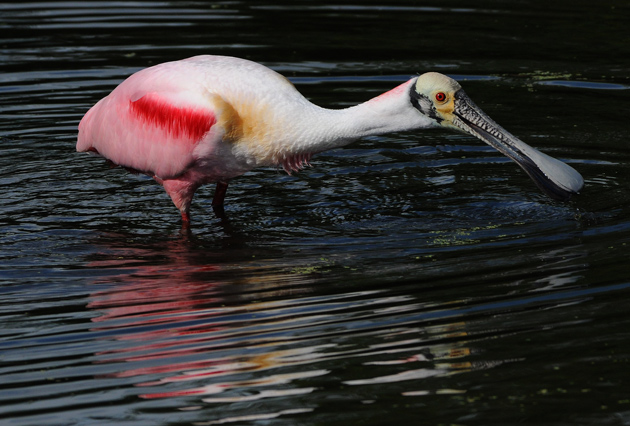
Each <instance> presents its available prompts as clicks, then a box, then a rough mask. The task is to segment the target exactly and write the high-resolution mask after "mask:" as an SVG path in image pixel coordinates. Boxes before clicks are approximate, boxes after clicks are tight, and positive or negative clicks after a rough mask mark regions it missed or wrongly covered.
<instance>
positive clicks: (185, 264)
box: [87, 236, 326, 399]
mask: <svg viewBox="0 0 630 426" xmlns="http://www.w3.org/2000/svg"><path fill="white" fill-rule="evenodd" d="M121 240H122V241H123V242H121V243H119V241H121ZM124 240H129V238H128V237H127V238H125V237H124V236H123V237H122V238H117V237H116V236H111V237H108V238H105V239H104V241H110V242H112V246H110V247H106V248H104V254H100V255H98V256H95V257H98V258H97V259H94V260H93V261H92V262H90V263H89V266H90V267H91V268H94V269H100V270H103V271H104V272H105V273H104V274H102V275H101V277H99V278H98V279H96V280H95V284H100V285H103V284H107V285H108V287H107V288H106V289H105V290H101V291H95V292H94V293H93V294H92V295H91V297H90V300H89V302H88V304H87V307H88V308H89V309H91V310H94V311H97V312H98V314H97V315H96V316H95V317H94V318H93V319H92V321H93V323H94V328H93V330H94V331H99V332H105V335H106V337H103V339H105V340H108V341H109V340H112V341H113V342H116V343H115V344H112V345H111V349H108V350H105V351H101V352H99V353H97V354H96V356H97V358H98V361H97V362H98V363H102V364H114V365H117V366H120V367H121V368H119V369H118V370H117V371H114V372H111V373H109V374H107V376H109V377H142V378H146V380H143V381H141V382H139V383H136V386H138V387H146V388H148V387H152V386H165V385H168V384H175V383H185V382H188V381H194V382H195V383H196V385H193V386H189V388H187V389H178V390H175V391H165V392H148V393H145V394H142V395H140V396H141V397H142V398H147V399H152V398H168V397H175V396H186V395H197V394H214V393H218V392H223V391H224V390H226V389H231V388H234V387H242V386H270V385H280V384H286V383H289V382H291V381H293V380H296V379H297V378H300V377H310V375H312V374H325V373H326V372H317V373H312V372H308V371H307V372H302V373H299V374H296V375H290V374H289V375H286V374H285V375H282V374H277V375H272V376H268V377H264V378H261V379H249V380H231V381H230V380H226V377H228V376H233V375H235V374H244V373H248V374H249V373H252V372H259V371H262V370H268V369H272V368H275V367H277V366H279V365H286V364H291V361H290V360H289V359H288V358H290V357H292V356H294V355H296V354H300V353H302V352H303V350H301V349H296V350H276V349H273V348H272V347H266V345H268V342H266V341H261V340H260V339H259V338H258V337H257V336H258V334H259V330H256V328H255V327H250V326H249V325H248V321H247V318H248V315H252V314H255V313H256V312H264V311H265V310H266V309H267V308H268V307H269V306H270V304H269V303H263V302H252V300H256V299H258V298H260V297H261V296H260V293H261V291H262V290H264V291H265V299H269V298H271V300H273V299H274V296H277V297H278V298H282V297H283V296H285V297H286V294H284V293H285V292H287V291H290V292H291V295H292V296H295V293H296V289H295V288H291V289H288V290H277V289H276V287H277V283H279V282H286V281H287V279H288V278H287V273H285V272H281V273H278V272H275V273H274V272H273V271H278V270H280V271H284V270H286V267H283V268H270V269H269V270H271V271H272V273H271V274H270V273H269V272H268V271H269V270H265V269H262V268H261V267H256V268H250V267H248V266H247V265H235V266H233V268H237V269H238V271H239V273H238V281H237V282H226V281H224V279H223V280H222V279H220V278H218V276H217V272H221V273H222V277H225V276H229V275H228V274H226V273H225V271H226V268H225V267H220V266H218V265H206V264H203V261H204V260H205V259H208V257H207V256H204V255H202V254H200V249H194V248H191V247H190V244H189V241H188V240H187V239H186V238H182V239H181V240H174V241H168V242H165V243H164V244H163V245H161V246H159V247H147V246H137V247H134V245H133V244H128V243H127V244H125V243H124ZM119 246H122V247H119ZM249 269H251V273H243V271H248V270H249ZM262 272H264V273H262ZM289 278H290V279H294V277H289ZM297 280H298V281H300V280H301V281H308V280H305V279H304V278H303V277H298V278H297ZM235 285H238V291H234V290H233V289H234V286H235ZM226 288H229V289H230V290H231V294H226V293H225V292H224V290H225V289H226ZM301 289H302V291H310V290H309V287H308V286H305V287H301ZM250 299H252V300H250ZM271 304H273V302H271ZM272 321H274V322H275V321H276V320H275V319H273V320H272ZM255 323H256V324H261V323H262V324H263V326H264V324H265V321H262V322H261V321H255ZM249 328H251V330H248V329H249ZM123 342H124V344H121V343H123ZM235 346H236V347H241V348H242V351H239V355H238V356H220V355H218V353H219V351H220V350H221V349H225V348H233V347H235ZM261 347H265V350H262V351H261V350H260V348H261ZM252 348H258V351H257V353H252V352H256V351H252V350H251V349H252ZM260 352H263V353H262V354H261V353H260ZM219 378H221V379H219ZM199 382H201V383H202V385H199ZM208 382H212V383H211V384H207V383H208ZM265 395H271V394H265Z"/></svg>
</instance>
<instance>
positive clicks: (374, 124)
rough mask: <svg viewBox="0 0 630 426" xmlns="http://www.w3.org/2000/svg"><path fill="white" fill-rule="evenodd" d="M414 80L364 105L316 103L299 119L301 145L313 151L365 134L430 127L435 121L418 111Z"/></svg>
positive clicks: (364, 135) (334, 146) (335, 146)
mask: <svg viewBox="0 0 630 426" xmlns="http://www.w3.org/2000/svg"><path fill="white" fill-rule="evenodd" d="M414 82H415V79H412V80H409V81H407V82H406V83H403V84H401V85H400V86H398V87H396V88H394V89H392V90H390V91H389V92H386V93H383V94H382V95H380V96H377V97H376V98H373V99H370V100H369V101H367V102H364V103H362V104H359V105H356V106H353V107H350V108H345V109H338V110H334V109H326V108H319V107H316V106H313V107H312V108H311V110H310V111H309V112H308V116H309V117H308V118H307V119H306V120H302V121H300V124H299V125H298V128H299V130H298V131H299V132H301V133H302V134H303V135H304V138H300V139H302V143H301V145H303V147H304V149H305V151H309V152H311V153H316V152H322V151H326V150H329V149H333V148H338V147H341V146H344V145H347V144H349V143H351V142H353V141H355V140H357V139H360V138H362V137H366V136H375V135H382V134H386V133H392V132H399V131H406V130H413V129H419V128H426V127H431V126H432V125H433V123H432V121H431V120H430V119H428V118H427V117H425V116H424V115H422V114H421V113H420V112H419V111H418V110H416V109H415V108H414V107H413V106H412V104H411V101H410V98H409V90H410V86H411V85H412V84H413V83H414Z"/></svg>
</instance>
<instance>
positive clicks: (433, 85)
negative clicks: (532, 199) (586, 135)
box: [410, 72, 584, 201]
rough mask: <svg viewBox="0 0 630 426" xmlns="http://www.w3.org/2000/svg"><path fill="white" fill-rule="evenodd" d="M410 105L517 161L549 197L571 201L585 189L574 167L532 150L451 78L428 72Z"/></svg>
mask: <svg viewBox="0 0 630 426" xmlns="http://www.w3.org/2000/svg"><path fill="white" fill-rule="evenodd" d="M410 97H411V103H412V104H413V106H414V107H415V108H416V109H417V110H418V111H420V113H422V114H423V115H424V116H426V117H428V118H430V119H431V120H433V121H434V122H435V123H436V124H437V125H439V126H443V127H446V128H451V129H455V130H459V131H462V132H465V133H468V134H471V135H473V136H475V137H477V138H479V139H481V140H482V141H484V142H485V143H487V144H488V145H490V146H492V147H493V148H495V149H497V150H498V151H500V152H502V153H503V154H505V155H506V156H507V157H509V158H510V159H512V160H513V161H514V162H516V163H517V164H518V165H519V166H520V167H521V168H522V169H523V170H525V172H527V174H528V175H529V176H530V177H531V178H532V179H533V180H534V182H535V183H536V185H537V186H538V187H539V188H540V189H541V190H543V191H544V192H545V193H546V194H547V195H549V196H550V197H552V198H554V199H558V200H563V201H564V200H568V199H569V198H571V196H572V195H574V194H577V193H578V192H579V191H580V190H581V189H582V187H583V186H584V180H583V179H582V176H581V175H580V174H579V173H578V172H577V171H575V169H573V168H572V167H570V166H569V165H567V164H566V163H563V162H562V161H559V160H556V159H555V158H552V157H550V156H548V155H546V154H543V153H542V152H540V151H538V150H536V149H534V148H532V147H531V146H529V145H527V144H526V143H524V142H523V141H521V140H519V139H518V138H516V137H515V136H514V135H512V134H510V133H509V132H508V131H506V130H505V129H503V128H502V127H501V126H499V125H498V124H497V123H496V122H494V121H493V120H492V119H491V118H490V117H488V115H486V114H485V113H484V112H483V111H482V110H481V109H480V108H479V107H478V106H477V105H475V103H474V102H473V101H472V100H471V99H470V98H469V97H468V95H466V93H465V92H464V90H463V89H462V87H461V86H460V84H459V83H458V82H457V81H455V80H453V79H452V78H450V77H447V76H445V75H443V74H439V73H436V72H429V73H426V74H423V75H421V76H420V77H418V78H417V79H416V82H415V84H413V85H412V86H411V89H410Z"/></svg>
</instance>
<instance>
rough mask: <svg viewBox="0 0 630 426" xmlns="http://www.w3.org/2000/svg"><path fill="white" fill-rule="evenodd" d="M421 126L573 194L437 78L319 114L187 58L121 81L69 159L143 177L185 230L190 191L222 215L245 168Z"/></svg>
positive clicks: (547, 162) (239, 65)
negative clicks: (472, 142) (208, 190)
mask: <svg viewBox="0 0 630 426" xmlns="http://www.w3.org/2000/svg"><path fill="white" fill-rule="evenodd" d="M429 128H447V129H452V130H456V131H460V132H464V133H467V134H470V135H473V136H475V137H477V138H478V139H480V140H482V141H483V142H485V143H487V144H488V145H490V146H492V147H494V148H495V149H497V150H498V151H500V152H501V153H503V154H504V155H506V156H507V157H509V158H510V159H511V160H513V161H514V162H516V164H518V165H519V166H520V167H521V168H522V169H523V170H524V171H525V172H526V173H527V174H528V175H529V176H530V177H531V178H532V180H533V181H534V183H535V184H536V185H537V186H538V187H539V188H540V189H541V190H542V191H543V192H545V193H546V194H547V195H548V196H550V197H551V198H553V199H556V200H561V201H567V200H569V199H570V198H571V197H572V196H573V195H575V194H578V193H579V192H580V190H581V189H582V188H583V186H584V180H583V178H582V176H581V175H580V173H578V172H577V171H576V170H575V169H573V168H572V167H571V166H569V165H568V164H566V163H564V162H562V161H560V160H557V159H554V158H552V157H550V156H548V155H546V154H544V153H542V152H540V151H538V150H536V149H535V148H532V147H531V146H529V145H527V144H526V143H525V142H522V141H521V140H520V139H518V138H517V137H515V136H514V135H512V134H510V133H509V132H508V131H506V130H505V129H503V128H502V127H501V126H499V125H498V124H497V123H496V122H495V121H493V120H492V119H491V118H490V117H489V116H488V115H487V114H485V113H484V112H483V111H482V110H481V109H480V108H479V107H478V106H476V105H475V103H474V102H473V101H472V100H471V99H470V98H469V97H468V95H467V94H466V93H465V92H464V90H463V89H462V87H461V85H460V84H459V83H458V82H457V81H456V80H454V79H453V78H450V77H448V76H446V75H443V74H440V73H436V72H427V73H424V74H421V75H417V76H413V77H411V78H410V79H409V80H408V81H406V82H404V83H402V84H400V85H398V86H397V87H394V88H393V89H391V90H389V91H387V92H385V93H383V94H381V95H379V96H376V97H374V98H372V99H370V100H367V101H366V102H363V103H361V104H358V105H355V106H351V107H348V108H342V109H328V108H323V107H320V106H317V105H315V104H313V103H312V102H310V101H309V100H308V99H306V98H305V97H304V96H303V95H302V94H301V93H300V92H299V91H298V90H297V89H296V88H295V86H294V85H293V84H292V83H291V82H290V81H289V80H288V79H287V78H286V77H284V76H282V75H281V74H279V73H277V72H276V71H274V70H272V69H271V68H268V67H266V66H264V65H262V64H259V63H256V62H253V61H250V60H246V59H241V58H236V57H230V56H214V55H200V56H194V57H191V58H187V59H182V60H177V61H171V62H165V63H161V64H158V65H155V66H152V67H149V68H144V69H142V70H140V71H138V72H136V73H134V74H132V75H131V76H129V77H128V78H127V79H126V80H124V81H123V82H122V83H120V84H119V85H118V86H117V87H116V88H114V90H113V91H112V92H111V93H110V94H109V95H107V96H106V97H104V98H103V99H101V100H100V101H98V102H97V103H96V104H95V105H94V106H93V107H92V108H90V109H89V110H88V111H87V112H86V113H85V115H84V116H83V118H82V119H81V121H80V123H79V128H78V138H77V145H76V150H77V151H78V152H87V153H91V154H95V155H98V156H101V157H104V158H105V159H106V160H107V161H108V162H110V163H112V164H113V165H115V166H120V167H122V168H124V169H126V170H128V171H130V172H133V173H143V174H146V175H148V176H150V177H152V178H153V179H155V181H157V182H158V183H159V184H161V185H162V186H163V187H164V189H165V190H166V192H167V194H168V195H169V196H170V198H171V199H172V201H173V203H174V204H175V206H176V207H177V209H178V210H179V212H180V213H181V220H182V222H183V223H189V222H190V205H191V201H192V199H193V195H194V193H195V191H196V190H197V189H198V188H199V187H200V186H201V185H205V184H209V183H216V190H215V193H214V197H213V200H212V206H213V207H217V208H222V206H223V205H224V201H225V195H226V191H227V188H228V183H229V182H230V181H231V180H232V179H233V178H235V177H237V176H240V175H243V174H244V173H246V172H248V171H250V170H252V169H255V168H257V167H268V166H276V167H277V166H280V167H282V168H283V169H284V170H285V171H286V172H287V173H289V174H291V173H292V172H297V171H299V170H301V169H303V168H304V167H306V166H309V165H310V161H311V158H312V156H313V155H315V154H318V153H321V152H323V151H327V150H331V149H335V148H339V147H343V146H345V145H347V144H349V143H351V142H353V141H355V140H357V139H360V138H362V137H367V136H374V135H382V134H387V133H391V132H401V131H412V130H419V129H429Z"/></svg>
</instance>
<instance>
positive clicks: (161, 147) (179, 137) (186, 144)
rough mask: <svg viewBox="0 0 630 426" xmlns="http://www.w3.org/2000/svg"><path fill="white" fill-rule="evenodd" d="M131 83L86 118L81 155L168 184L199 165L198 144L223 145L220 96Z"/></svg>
mask: <svg viewBox="0 0 630 426" xmlns="http://www.w3.org/2000/svg"><path fill="white" fill-rule="evenodd" d="M132 83H134V81H133V80H132V79H129V80H127V81H125V82H124V83H123V84H121V85H120V86H118V87H117V88H116V89H115V90H114V91H113V92H112V93H111V94H110V95H109V96H107V97H105V98H104V99H102V100H101V101H99V102H98V103H97V104H96V105H95V106H94V107H93V108H92V109H90V110H89V111H88V112H87V114H86V115H85V116H84V117H83V119H82V120H81V123H80V124H79V138H78V142H77V151H82V152H83V151H94V152H97V153H98V154H99V155H101V156H103V157H105V158H107V159H108V160H110V161H112V162H113V163H115V164H117V165H120V166H123V167H126V168H130V169H135V170H137V171H140V172H142V173H147V174H149V175H155V176H157V177H159V178H162V179H169V178H173V177H176V176H178V175H181V174H182V173H184V172H185V171H186V170H187V169H188V168H189V167H191V166H192V165H193V164H194V162H195V161H196V158H195V148H196V147H197V145H198V144H199V143H201V142H202V141H203V143H204V145H206V146H208V145H213V144H216V143H218V142H219V141H220V140H221V138H222V136H223V133H224V132H223V130H222V128H221V126H219V125H217V122H218V121H219V117H218V116H217V115H218V113H219V112H220V109H221V108H219V109H217V108H216V107H215V104H216V99H217V97H216V95H209V94H208V93H207V92H205V91H204V90H180V89H177V90H175V89H173V88H169V87H168V86H166V87H163V86H159V88H158V87H157V86H155V85H146V84H145V85H143V84H137V83H136V84H135V85H134V84H132Z"/></svg>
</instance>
